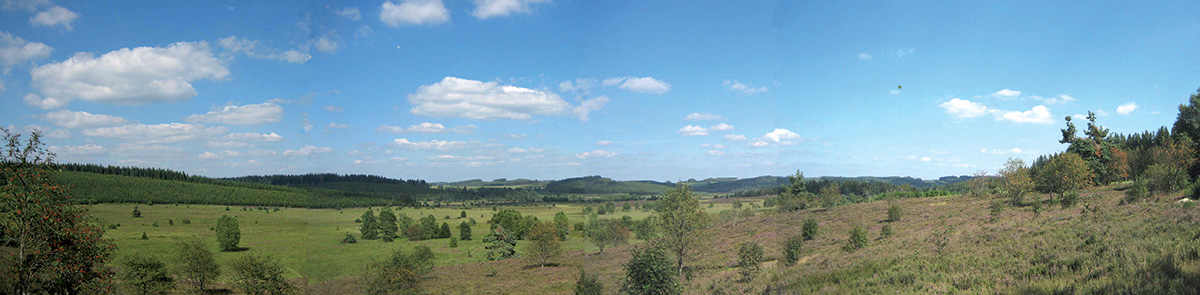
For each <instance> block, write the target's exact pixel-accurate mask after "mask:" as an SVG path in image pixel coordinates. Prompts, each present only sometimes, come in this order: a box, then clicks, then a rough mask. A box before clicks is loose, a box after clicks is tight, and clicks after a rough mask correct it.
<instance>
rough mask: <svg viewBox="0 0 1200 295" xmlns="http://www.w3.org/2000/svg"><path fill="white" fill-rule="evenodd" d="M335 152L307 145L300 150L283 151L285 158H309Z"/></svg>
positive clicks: (330, 149) (326, 148)
mask: <svg viewBox="0 0 1200 295" xmlns="http://www.w3.org/2000/svg"><path fill="white" fill-rule="evenodd" d="M330 152H333V149H332V148H328V147H316V146H312V145H306V146H304V147H302V148H300V149H295V150H286V151H283V155H284V156H309V155H315V154H323V153H330Z"/></svg>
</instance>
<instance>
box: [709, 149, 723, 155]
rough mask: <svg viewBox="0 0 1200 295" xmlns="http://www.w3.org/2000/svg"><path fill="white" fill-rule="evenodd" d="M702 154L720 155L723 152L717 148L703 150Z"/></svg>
mask: <svg viewBox="0 0 1200 295" xmlns="http://www.w3.org/2000/svg"><path fill="white" fill-rule="evenodd" d="M704 154H705V155H709V156H720V155H724V154H725V152H722V151H718V150H710V151H707V152H704Z"/></svg>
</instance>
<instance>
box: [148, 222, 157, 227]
mask: <svg viewBox="0 0 1200 295" xmlns="http://www.w3.org/2000/svg"><path fill="white" fill-rule="evenodd" d="M150 226H153V227H158V221H155V222H154V223H151V224H150Z"/></svg>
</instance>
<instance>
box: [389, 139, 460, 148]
mask: <svg viewBox="0 0 1200 295" xmlns="http://www.w3.org/2000/svg"><path fill="white" fill-rule="evenodd" d="M392 144H394V145H395V146H398V147H402V148H406V149H413V150H450V149H460V148H464V147H467V146H468V145H469V144H470V143H468V142H465V141H455V140H451V141H442V140H436V139H435V140H430V141H416V142H413V141H409V140H408V139H406V138H400V139H396V140H395V141H393V142H392Z"/></svg>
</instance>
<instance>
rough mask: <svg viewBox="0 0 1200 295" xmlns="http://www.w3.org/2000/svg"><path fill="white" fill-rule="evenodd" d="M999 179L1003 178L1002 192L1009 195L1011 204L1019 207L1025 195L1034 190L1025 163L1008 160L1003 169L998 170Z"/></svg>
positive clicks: (1017, 160) (1016, 159)
mask: <svg viewBox="0 0 1200 295" xmlns="http://www.w3.org/2000/svg"><path fill="white" fill-rule="evenodd" d="M1000 177H1003V178H1004V191H1005V193H1007V194H1008V195H1009V199H1010V200H1011V202H1012V204H1013V205H1016V206H1020V205H1021V204H1023V203H1025V194H1028V193H1029V192H1031V191H1033V188H1034V183H1033V178H1032V177H1030V172H1029V168H1028V167H1025V161H1022V160H1021V159H1019V158H1009V159H1008V161H1007V162H1004V168H1002V169H1000Z"/></svg>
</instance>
